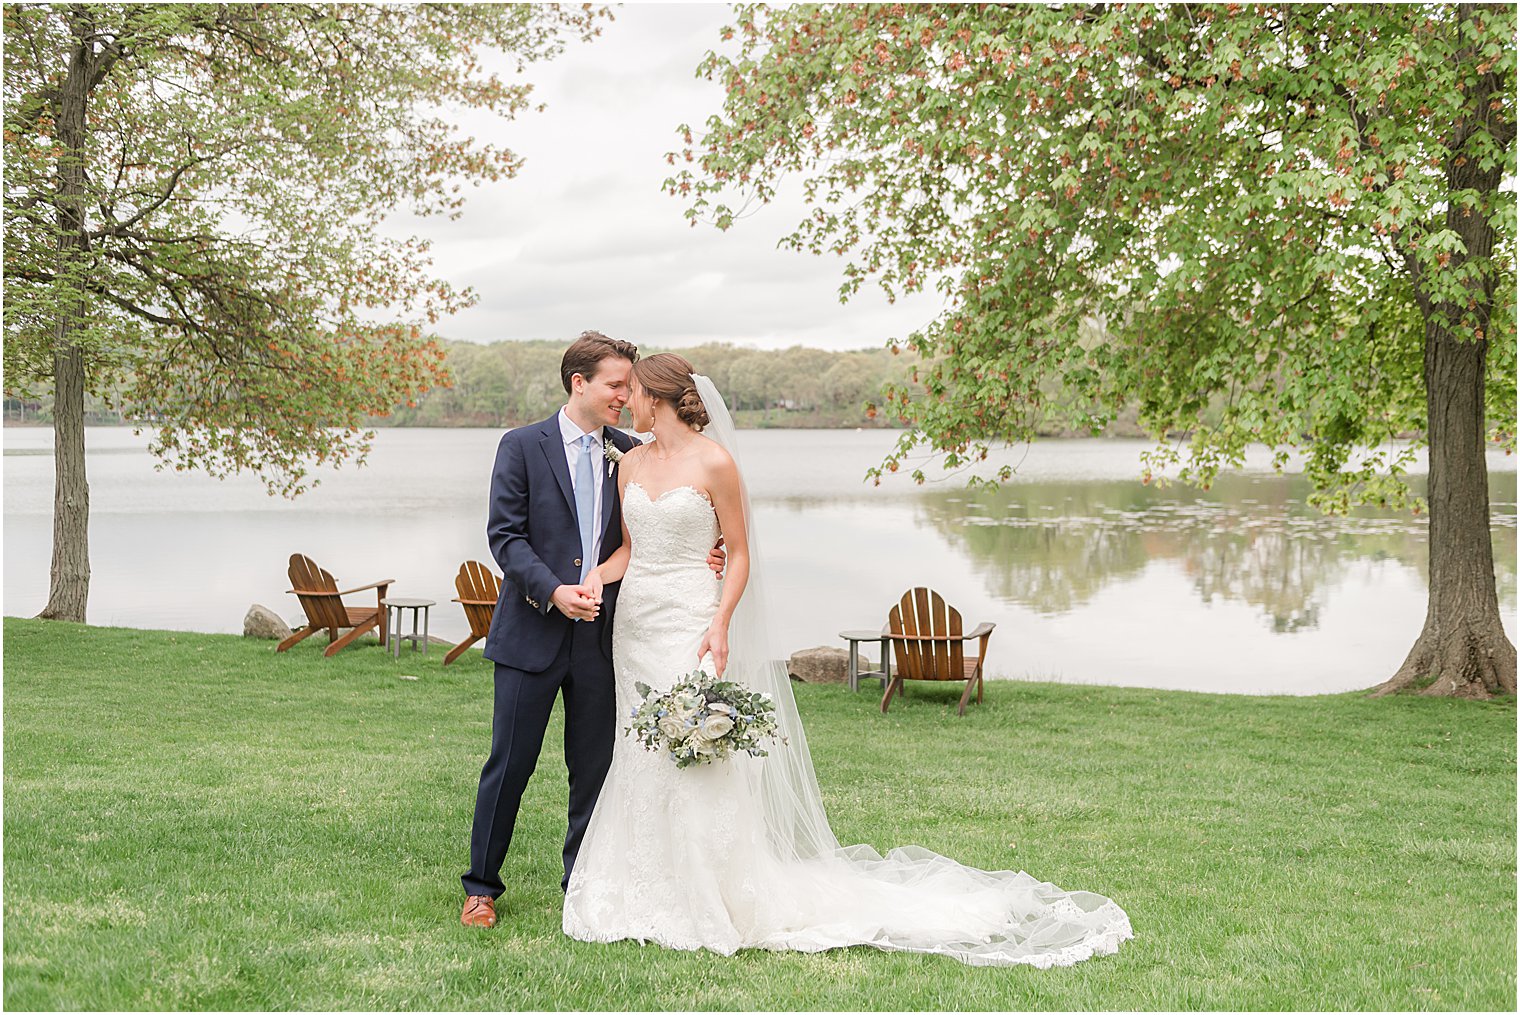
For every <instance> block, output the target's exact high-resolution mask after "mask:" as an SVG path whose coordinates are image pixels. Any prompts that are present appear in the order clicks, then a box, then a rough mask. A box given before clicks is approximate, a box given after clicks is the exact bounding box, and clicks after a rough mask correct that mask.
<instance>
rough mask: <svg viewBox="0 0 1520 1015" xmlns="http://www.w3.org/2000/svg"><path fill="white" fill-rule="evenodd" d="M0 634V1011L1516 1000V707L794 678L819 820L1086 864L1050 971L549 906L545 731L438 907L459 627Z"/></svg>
mask: <svg viewBox="0 0 1520 1015" xmlns="http://www.w3.org/2000/svg"><path fill="white" fill-rule="evenodd" d="M4 630H5V642H4V658H5V685H4V690H5V698H4V717H5V800H4V803H5V812H4V825H5V827H4V831H5V843H4V845H5V870H4V886H5V938H4V950H5V988H4V1001H5V1006H6V1007H7V1008H10V1009H51V1008H127V1009H140V1008H162V1009H186V1008H192V1009H267V1008H306V1009H353V1008H358V1009H398V1008H400V1009H408V1008H426V1009H479V1008H487V1009H738V1010H745V1009H754V1010H777V1009H781V1010H790V1009H814V1010H829V1009H868V1010H878V1009H991V1010H1001V1009H1079V1010H1089V1009H1401V1010H1402V1009H1478V1010H1511V1011H1512V1010H1514V1007H1515V1000H1516V996H1515V972H1516V952H1515V945H1516V940H1515V927H1516V924H1515V917H1516V911H1515V888H1516V885H1515V857H1516V854H1515V817H1516V812H1515V719H1516V715H1515V705H1514V702H1513V700H1509V701H1502V702H1497V703H1488V704H1478V703H1472V702H1461V701H1448V700H1429V699H1419V698H1394V699H1384V700H1377V701H1374V700H1370V699H1368V698H1366V697H1365V696H1363V695H1359V694H1346V695H1333V696H1324V697H1314V698H1286V697H1284V698H1252V697H1241V696H1230V695H1205V694H1191V693H1180V692H1161V691H1147V690H1136V689H1122V688H1110V687H1090V686H1068V685H1058V684H1026V683H997V684H994V685H992V686H989V688H988V694H987V702H986V704H985V705H983V706H982V707H980V708H977V707H975V706H972V707H971V708H970V709H969V710H968V714H967V716H966V717H965V718H964V719H958V718H957V717H956V716H955V710H954V702H955V695H954V694H953V693H952V692H951V691H950V689H948V688H947V689H928V690H920V689H919V688H918V687H915V688H914V689H913V692H912V695H911V696H910V698H909V699H908V702H907V704H906V705H905V706H903V707H897V706H895V705H894V710H893V712H892V714H891V715H890V716H886V717H883V716H882V715H880V714H879V712H877V711H876V709H875V702H874V701H873V700H872V697H871V695H869V694H867V693H862V694H860V695H859V696H858V697H852V696H851V695H850V694H849V693H848V692H847V691H846V690H844V689H843V688H839V687H832V686H825V687H815V686H805V687H799V688H798V698H799V704H800V706H801V709H802V712H803V715H804V717H805V719H806V720H807V722H808V734H809V739H810V742H811V744H812V748H813V754H814V759H815V761H816V763H817V767H818V772H819V778H820V782H821V783H822V785H823V789H824V793H825V797H826V803H827V805H828V808H829V812H830V816H831V818H832V820H833V824H834V828H835V830H836V832H837V833H838V834H839V837H840V839H841V840H842V841H844V842H846V843H849V842H857V841H864V842H870V843H872V844H874V845H876V846H877V847H878V848H886V847H889V846H892V845H896V844H903V843H909V842H916V843H919V844H922V845H924V846H927V847H929V848H931V849H935V850H937V851H939V852H942V853H945V854H948V855H950V856H954V857H956V858H958V859H961V860H964V861H966V862H968V863H971V864H975V865H977V866H982V867H989V868H1003V867H1016V868H1022V869H1024V870H1027V871H1029V872H1030V873H1032V874H1034V875H1035V876H1037V877H1039V878H1041V879H1045V880H1050V881H1054V882H1055V883H1057V884H1059V885H1062V886H1064V887H1068V888H1083V889H1089V890H1092V891H1097V892H1101V893H1103V894H1105V895H1109V896H1111V897H1113V898H1114V899H1115V900H1117V901H1118V902H1119V903H1120V904H1121V905H1122V906H1124V907H1125V909H1126V910H1127V911H1128V912H1129V914H1130V918H1131V921H1132V922H1133V924H1134V927H1135V932H1136V935H1137V937H1136V938H1135V939H1134V940H1133V941H1130V942H1128V943H1126V944H1125V945H1124V946H1123V947H1121V949H1120V951H1119V954H1118V955H1116V956H1113V957H1110V958H1101V959H1096V960H1093V961H1090V962H1086V963H1082V964H1080V965H1078V966H1075V967H1072V968H1070V969H1054V970H1048V971H1043V972H1042V971H1037V970H1031V969H1025V968H1013V969H972V968H967V967H964V966H961V965H959V964H958V963H956V962H954V961H952V960H948V959H944V958H936V957H930V956H913V955H898V954H884V953H880V952H876V951H873V950H870V949H851V950H847V951H839V952H829V953H823V954H818V955H794V954H771V953H741V954H740V955H739V956H737V957H735V958H731V959H725V958H722V957H719V956H715V955H711V954H708V953H705V952H704V953H695V954H691V953H679V952H669V951H665V950H662V949H659V948H656V947H653V946H651V947H647V948H646V947H641V946H639V945H638V944H633V943H623V944H616V945H587V944H582V943H579V942H575V941H570V940H568V939H566V938H565V937H563V936H562V935H561V933H560V929H559V919H560V893H559V867H558V864H559V840H560V837H561V836H562V835H563V829H564V813H563V811H564V798H565V789H564V777H563V771H564V770H563V767H562V764H561V761H560V754H559V747H558V744H559V739H558V736H557V733H556V732H555V731H553V730H551V732H550V735H549V737H548V738H547V740H546V747H545V756H544V758H543V761H542V764H541V766H540V770H539V772H538V773H537V775H535V777H534V779H533V781H532V783H531V784H530V786H529V788H528V793H527V796H526V797H525V799H524V804H523V812H522V817H521V819H520V822H519V830H518V836H517V839H516V841H515V842H514V844H513V850H512V853H511V856H510V857H509V859H508V869H507V872H506V877H507V880H508V884H509V888H508V892H507V895H506V896H505V897H504V900H505V902H506V906H505V916H504V919H503V921H502V924H501V925H500V926H499V927H498V928H496V929H495V930H493V931H476V930H467V929H465V928H463V927H461V926H460V925H459V923H458V915H459V907H460V904H461V903H462V901H463V899H462V893H461V890H460V887H459V880H458V877H459V874H460V873H461V872H462V871H463V870H464V868H465V866H466V864H467V859H468V857H467V843H468V837H469V829H470V818H471V813H472V808H473V802H474V795H475V780H476V777H477V775H478V773H479V768H480V764H481V762H482V761H483V760H484V755H485V751H486V748H487V745H488V741H489V723H490V712H491V701H490V696H491V679H490V664H489V663H487V662H485V661H484V660H482V659H481V658H480V657H479V656H478V655H475V654H471V655H467V656H466V657H465V658H464V659H463V660H461V662H460V663H458V664H456V665H454V666H451V667H449V668H448V669H447V670H444V669H443V668H442V667H441V666H440V662H441V656H442V653H440V652H436V651H435V652H433V653H431V654H430V655H429V656H428V657H427V658H426V659H425V660H424V659H423V657H421V656H406V655H404V656H403V658H402V660H401V661H400V662H399V663H397V662H393V661H392V660H391V659H390V657H389V656H387V655H386V654H384V653H383V651H382V650H381V649H379V648H378V647H361V648H358V649H355V650H348V651H345V652H343V653H341V654H339V655H338V656H337V657H336V658H333V659H323V658H321V656H320V649H319V647H317V646H315V645H313V644H312V643H310V642H308V643H304V644H302V645H300V646H298V647H297V648H296V649H295V650H293V651H291V652H290V653H287V654H284V655H275V654H274V652H273V649H272V645H271V644H270V643H268V642H251V641H245V640H243V639H241V638H237V637H230V636H219V635H195V634H181V633H170V632H157V631H131V630H121V629H103V628H91V627H84V626H79V625H70V624H61V623H44V622H39V621H29V620H16V619H9V618H8V619H6V621H5V628H4ZM403 674H405V675H412V676H417V677H419V678H420V679H418V680H415V681H407V680H401V679H400V676H401V675H403ZM1371 682H1372V678H1371V677H1369V683H1371ZM557 721H558V720H557V718H556V723H557Z"/></svg>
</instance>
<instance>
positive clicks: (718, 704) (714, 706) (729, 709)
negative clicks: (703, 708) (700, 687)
mask: <svg viewBox="0 0 1520 1015" xmlns="http://www.w3.org/2000/svg"><path fill="white" fill-rule="evenodd" d="M707 710H708V711H709V712H718V713H720V714H722V715H733V714H734V706H732V705H730V704H729V703H728V702H726V701H713V702H708V705H707Z"/></svg>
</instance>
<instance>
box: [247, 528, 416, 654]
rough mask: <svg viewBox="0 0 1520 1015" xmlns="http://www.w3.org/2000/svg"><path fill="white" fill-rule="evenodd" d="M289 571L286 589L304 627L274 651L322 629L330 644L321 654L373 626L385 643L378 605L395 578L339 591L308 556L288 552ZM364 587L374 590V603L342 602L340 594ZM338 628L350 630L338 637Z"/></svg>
mask: <svg viewBox="0 0 1520 1015" xmlns="http://www.w3.org/2000/svg"><path fill="white" fill-rule="evenodd" d="M289 573H290V588H289V589H288V590H287V591H289V592H292V593H294V594H295V596H296V598H298V599H300V600H301V609H303V610H305V611H306V626H305V627H303V628H301V629H300V630H299V631H297V632H295V633H294V634H292V635H291V636H290V637H289V638H286V639H285V640H284V641H282V642H280V644H279V645H277V646H275V651H276V652H284V651H285V650H286V649H288V648H290V646H292V645H294V644H295V643H296V642H298V641H301V640H302V639H304V638H309V637H311V636H312V635H314V634H316V633H317V632H318V631H322V630H325V631H326V632H327V640H328V641H329V642H330V643H331V644H329V645H328V646H327V649H326V651H324V652H323V653H322V654H323V655H325V656H330V655H334V654H336V653H337V652H339V651H340V650H342V648H343V647H344V646H345V645H348V644H349V643H351V642H352V641H353V640H354V639H356V638H358V637H359V636H360V635H361V634H363V633H364V632H365V631H369V630H372V629H374V628H375V627H377V626H378V627H379V628H380V644H381V645H386V644H388V643H389V640H390V638H389V635H390V631H389V630H388V628H389V625H388V623H387V619H386V612H387V611H386V609H385V608H384V607H383V606H381V605H380V601H381V600H382V599H384V598H385V590H386V589H387V588H389V587H390V585H391V583H392V582H394V581H395V580H396V579H394V578H387V579H385V580H384V581H378V582H370V583H369V584H368V585H360V586H359V587H358V588H353V589H344V590H343V591H341V592H340V591H338V583H337V582H335V581H333V576H332V575H330V574H328V573H327V572H326V571H324V570H322V569H321V568H320V567H318V566H317V565H316V563H315V562H314V561H313V560H312V559H311V558H310V557H305V556H302V555H301V554H299V553H292V554H291V555H290V572H289ZM366 589H374V590H376V591H375V605H374V606H357V607H349V606H344V605H343V599H342V597H343V596H346V595H350V594H352V593H354V592H363V591H365V590H366ZM342 627H348V628H352V630H351V631H349V632H348V633H347V634H345V635H344V636H343V637H341V638H340V637H338V629H339V628H342Z"/></svg>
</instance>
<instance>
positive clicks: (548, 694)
mask: <svg viewBox="0 0 1520 1015" xmlns="http://www.w3.org/2000/svg"><path fill="white" fill-rule="evenodd" d="M638 357H639V353H638V349H637V348H636V347H635V346H633V345H632V344H630V343H628V342H620V341H618V340H616V339H612V338H608V337H607V336H606V335H603V334H600V333H599V332H595V331H588V332H586V333H584V334H583V335H581V337H580V338H578V339H576V340H575V341H574V342H573V343H571V345H570V348H569V349H567V350H565V356H564V359H563V360H562V361H561V363H560V379H561V381H562V382H563V384H564V386H565V393H566V395H568V396H569V401H568V402H567V404H566V405H565V407H564V408H562V409H560V411H559V412H557V413H555V414H554V415H553V416H551V417H549V418H548V419H546V420H544V421H543V422H542V423H538V424H535V425H533V426H524V427H518V428H517V429H515V430H509V431H508V432H507V433H506V434H504V435H503V436H502V438H501V444H500V445H499V446H498V447H497V449H496V466H495V469H494V471H493V472H492V474H491V504H490V512H489V517H488V520H487V522H486V537H487V539H488V540H489V542H490V545H491V555H492V556H493V557H495V558H496V563H497V564H498V565H500V567H501V570H502V574H503V575H504V576H505V581H503V582H502V583H501V596H500V598H499V599H497V601H496V612H495V614H494V615H493V616H492V618H491V631H490V633H489V634H488V635H487V636H486V644H485V656H486V658H487V659H490V660H491V661H493V662H494V663H495V664H496V678H495V679H496V705H495V711H494V713H493V716H492V723H491V755H490V757H489V758H488V759H487V760H486V764H485V768H483V769H482V770H481V773H480V789H479V791H478V793H477V794H476V797H475V825H474V828H473V830H472V831H471V833H470V870H469V872H468V873H466V874H465V875H464V877H463V879H462V880H463V882H464V890H465V895H466V896H468V898H467V899H466V901H465V905H464V912H463V913H462V914H461V915H460V920H461V922H463V923H464V924H465V925H466V926H474V927H491V926H494V925H495V924H496V897H497V896H498V895H500V894H501V893H502V891H504V889H505V886H504V885H503V884H502V881H501V874H500V872H501V865H502V862H503V861H504V860H505V859H506V855H507V847H508V846H509V845H511V842H512V827H513V825H514V824H515V823H516V821H517V808H518V804H519V803H520V802H521V801H522V794H523V789H524V788H525V787H526V786H527V784H528V777H529V776H530V775H532V774H533V768H534V766H535V765H536V764H537V762H538V753H539V749H540V748H541V747H542V746H543V742H544V730H545V727H546V726H547V725H548V722H549V713H550V711H551V710H552V708H553V706H554V699H555V698H556V697H558V696H559V695H560V694H563V695H564V698H565V767H566V768H567V769H569V772H570V827H569V829H568V830H567V831H566V833H565V850H564V861H565V877H564V880H563V881H562V882H561V886H564V885H566V884H568V883H569V880H570V869H571V867H573V866H574V865H575V854H576V851H577V850H579V849H580V844H581V838H582V836H584V835H585V833H586V824H587V822H589V821H590V820H591V810H592V808H593V807H594V806H595V805H596V796H597V793H598V792H599V791H600V790H601V788H602V780H603V779H604V778H605V777H606V775H607V768H608V766H609V765H610V764H611V763H612V741H613V737H614V736H615V735H616V733H615V726H616V719H615V716H614V712H615V711H616V704H615V701H614V698H613V687H612V610H613V606H614V604H615V603H616V601H617V589H618V586H617V584H615V583H614V584H611V585H608V586H607V587H606V589H605V590H604V592H603V597H604V599H605V601H604V602H598V601H596V600H595V599H593V598H591V597H590V596H589V595H587V593H586V590H585V589H584V588H583V587H582V586H581V582H582V581H583V580H585V577H586V575H587V573H588V572H589V571H590V570H591V569H592V568H593V567H595V566H596V565H597V564H598V563H600V562H601V561H603V560H605V559H606V558H607V557H608V556H610V555H611V553H612V552H613V551H614V550H616V549H617V548H618V547H619V546H620V545H621V544H622V542H623V526H622V519H621V513H620V512H619V511H618V510H617V507H618V505H617V483H616V477H615V475H614V473H615V471H616V465H615V463H613V462H612V461H611V460H610V458H609V457H608V456H607V455H606V453H605V451H604V448H605V444H604V442H606V443H610V444H611V445H612V446H613V447H615V448H617V449H618V450H619V451H627V450H629V449H630V448H632V447H633V446H634V445H636V444H637V443H638V441H637V440H636V439H635V438H633V437H629V436H627V435H626V434H624V433H622V432H621V431H619V430H617V429H616V424H617V421H618V418H619V417H620V416H621V415H622V412H623V403H624V402H626V401H627V400H628V378H629V374H630V372H631V371H632V369H633V364H634V361H635V360H637V359H638Z"/></svg>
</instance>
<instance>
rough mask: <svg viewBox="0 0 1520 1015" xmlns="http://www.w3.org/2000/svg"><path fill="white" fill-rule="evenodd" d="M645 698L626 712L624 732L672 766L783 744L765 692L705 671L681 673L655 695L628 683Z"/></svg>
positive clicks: (772, 705)
mask: <svg viewBox="0 0 1520 1015" xmlns="http://www.w3.org/2000/svg"><path fill="white" fill-rule="evenodd" d="M633 686H634V689H635V690H637V691H638V692H639V696H640V697H641V698H643V699H644V700H643V701H642V702H641V703H640V704H638V705H636V706H634V708H633V709H632V711H631V713H630V717H631V718H632V720H633V721H632V723H631V724H630V725H629V726H628V729H627V730H626V731H625V732H627V733H628V735H630V736H632V737H634V738H635V739H637V740H638V741H639V743H641V744H643V745H644V747H645V748H647V749H648V750H651V751H664V752H665V753H667V754H669V755H670V759H671V760H672V761H674V762H675V763H676V767H677V768H685V767H686V766H688V765H697V764H702V763H705V762H709V761H714V760H721V759H723V758H727V757H728V756H729V755H730V754H733V753H735V752H738V751H742V752H744V753H745V754H748V755H751V756H753V757H757V758H758V757H763V756H765V754H766V753H767V751H766V750H765V749H764V748H763V747H761V746H760V742H761V741H762V740H765V739H767V738H774V739H777V740H780V741H781V742H782V743H785V742H786V738H785V737H782V736H781V735H780V734H779V733H778V732H777V727H776V706H775V703H774V702H772V701H771V699H770V696H769V695H766V694H760V693H758V692H755V691H752V690H750V689H749V688H748V687H745V686H744V685H743V684H739V683H735V682H734V681H732V680H719V679H718V678H716V677H714V676H712V675H711V674H709V673H707V672H706V671H704V670H700V669H698V670H693V671H692V672H690V673H687V674H684V675H682V677H681V679H680V680H678V681H677V682H676V683H675V685H674V686H673V687H671V689H670V690H668V691H665V692H663V693H658V694H657V693H655V692H654V690H653V688H651V687H650V686H649V685H648V684H646V683H644V682H642V681H640V682H639V683H636V684H634V685H633Z"/></svg>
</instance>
